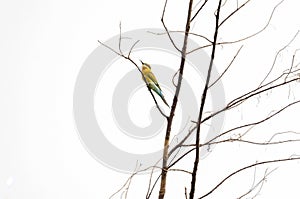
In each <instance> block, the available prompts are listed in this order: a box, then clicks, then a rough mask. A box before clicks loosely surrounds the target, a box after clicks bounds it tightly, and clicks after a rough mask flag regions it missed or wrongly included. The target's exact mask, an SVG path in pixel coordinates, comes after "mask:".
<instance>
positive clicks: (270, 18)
mask: <svg viewBox="0 0 300 199" xmlns="http://www.w3.org/2000/svg"><path fill="white" fill-rule="evenodd" d="M283 1H284V0H283ZM283 1H281V2H279V3H278V4H277V5H276V6H275V7H274V8H273V11H272V13H271V15H270V17H269V19H268V21H267V23H266V24H265V26H264V27H263V28H262V29H260V30H259V31H257V32H255V33H253V34H251V35H249V36H246V37H244V38H241V39H238V40H235V41H228V42H217V44H216V45H224V44H234V43H238V42H242V41H245V40H247V39H250V38H252V37H254V36H256V35H258V34H260V33H262V32H263V31H264V30H265V29H266V28H267V27H268V26H269V24H270V22H271V20H272V18H273V15H274V13H275V10H276V9H277V7H278V6H279V5H280V4H281V3H282V2H283ZM210 46H212V44H208V45H204V46H200V47H197V48H195V49H193V50H191V51H189V52H187V53H186V54H187V55H188V54H190V53H193V52H195V51H197V50H200V49H203V48H207V47H210Z"/></svg>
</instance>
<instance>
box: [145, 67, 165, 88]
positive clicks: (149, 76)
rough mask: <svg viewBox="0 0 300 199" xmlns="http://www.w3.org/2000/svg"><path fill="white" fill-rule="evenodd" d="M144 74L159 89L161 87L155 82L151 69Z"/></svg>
mask: <svg viewBox="0 0 300 199" xmlns="http://www.w3.org/2000/svg"><path fill="white" fill-rule="evenodd" d="M146 76H147V77H148V78H149V79H151V80H152V82H153V83H154V84H155V85H156V86H157V87H158V88H159V89H160V90H161V88H160V86H159V84H158V82H157V79H156V77H155V76H154V74H153V73H152V72H151V71H149V72H148V73H147V74H146Z"/></svg>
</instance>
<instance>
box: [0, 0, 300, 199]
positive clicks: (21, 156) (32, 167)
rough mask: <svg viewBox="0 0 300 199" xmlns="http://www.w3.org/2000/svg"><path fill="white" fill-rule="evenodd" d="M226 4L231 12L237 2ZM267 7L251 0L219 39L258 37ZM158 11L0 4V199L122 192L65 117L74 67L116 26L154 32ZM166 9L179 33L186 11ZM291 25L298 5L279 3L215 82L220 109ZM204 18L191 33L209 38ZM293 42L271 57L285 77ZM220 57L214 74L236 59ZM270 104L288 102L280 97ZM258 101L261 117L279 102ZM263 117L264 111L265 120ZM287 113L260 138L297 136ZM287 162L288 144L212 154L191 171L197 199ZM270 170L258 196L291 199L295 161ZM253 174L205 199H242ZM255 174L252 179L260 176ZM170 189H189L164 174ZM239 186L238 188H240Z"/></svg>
mask: <svg viewBox="0 0 300 199" xmlns="http://www.w3.org/2000/svg"><path fill="white" fill-rule="evenodd" d="M230 2H231V5H234V4H235V2H236V1H229V3H230ZM276 3H277V1H274V0H264V1H263V2H262V1H258V0H253V2H252V3H250V4H249V8H247V9H245V10H243V11H241V15H239V17H236V18H233V19H232V21H230V22H228V26H227V27H225V26H224V29H223V31H224V32H222V33H220V35H221V39H222V40H224V41H225V40H227V39H228V40H234V39H238V38H240V37H242V36H246V35H248V34H249V33H251V32H253V30H254V31H255V30H259V29H260V28H261V27H263V26H264V24H265V23H266V22H267V20H268V17H269V15H270V13H271V11H272V8H273V7H274V6H275V4H276ZM162 6H163V1H159V0H154V1H138V0H129V1H117V0H113V1H103V0H98V1H93V0H87V1H77V0H75V1H57V0H54V1H37V0H29V1H16V0H12V1H1V3H0V25H1V26H0V27H1V31H0V35H1V37H0V40H1V42H0V44H1V45H0V54H1V59H0V81H1V83H0V91H1V98H0V199H21V198H30V199H35V198H36V199H46V198H58V199H65V198H88V199H94V198H98V199H99V198H108V197H109V196H110V195H111V194H112V193H114V192H115V191H116V190H117V189H118V188H120V187H121V185H122V184H123V183H124V182H125V181H126V179H127V178H128V175H126V174H122V173H118V172H116V171H114V170H111V169H109V168H107V167H105V166H103V165H101V164H100V163H99V162H97V161H96V160H94V159H93V158H92V157H91V156H90V155H89V154H88V153H87V151H86V150H85V148H84V147H83V146H82V144H81V142H80V139H79V137H78V135H77V133H76V128H75V125H74V122H73V115H72V94H73V89H74V83H75V80H76V76H77V74H78V72H79V70H80V68H81V65H82V63H83V62H84V60H85V59H86V58H87V56H88V55H89V54H90V53H91V52H92V51H93V50H94V49H95V48H96V47H97V46H98V43H97V40H98V39H99V40H102V41H105V40H107V39H109V38H110V37H112V36H114V35H116V34H118V31H119V30H118V25H119V22H120V21H122V24H123V31H127V30H133V29H137V28H147V27H150V28H162V26H161V23H160V16H161V10H162ZM229 8H233V7H230V6H229V7H228V10H226V11H224V12H228V11H229ZM168 10H169V11H168V13H167V16H166V17H167V18H166V23H167V24H168V26H169V27H170V28H171V29H176V30H179V29H181V30H182V29H183V28H184V23H185V16H186V10H187V3H186V2H185V1H176V2H175V1H170V4H169V7H168ZM208 10H209V9H208ZM299 18H300V12H299V3H298V1H296V0H286V1H285V2H284V3H283V4H282V5H281V6H280V7H279V8H278V10H277V11H276V13H275V15H274V17H273V19H272V21H271V24H270V27H268V28H267V30H266V32H264V33H262V34H261V35H260V36H258V37H256V38H255V39H253V40H251V41H249V42H246V45H247V46H248V47H247V48H245V49H244V50H245V51H243V53H244V54H243V55H242V56H241V57H242V58H243V59H242V58H240V60H239V61H237V63H239V64H242V66H241V67H240V65H239V67H237V66H238V65H236V72H233V73H232V74H231V76H230V77H231V78H228V77H227V81H226V78H225V80H224V85H225V86H231V88H232V89H228V90H226V98H227V99H228V100H230V99H232V97H233V96H236V95H237V94H238V93H240V92H242V91H247V90H248V89H249V88H253V86H255V85H257V82H259V81H261V80H262V77H263V74H264V72H266V71H268V69H269V66H270V65H271V64H272V61H273V57H274V55H275V53H276V51H278V50H279V49H280V48H281V47H282V46H284V45H285V44H286V43H288V41H289V40H290V39H291V38H292V37H293V36H294V35H295V33H296V32H297V30H298V29H299V28H300V21H299ZM204 19H205V18H202V19H199V20H198V22H197V23H196V24H195V25H194V27H193V30H194V31H200V30H201V32H202V33H211V30H212V28H213V25H214V22H213V21H212V19H213V18H210V19H207V20H204ZM210 38H212V36H210ZM299 41H300V40H299V39H297V40H295V42H294V43H293V45H291V47H289V48H288V50H287V51H285V52H284V53H285V54H283V55H286V57H285V56H281V57H280V63H284V64H285V65H284V64H279V67H283V68H286V63H290V61H291V55H292V54H293V52H294V50H295V49H296V48H297V47H298V48H299V47H300V42H299ZM235 49H236V48H235ZM225 50H226V49H225V48H224V49H223V50H222V49H220V50H219V51H218V53H220V55H223V56H220V58H218V59H217V60H216V62H217V64H218V65H221V66H222V67H223V68H224V67H225V66H226V64H225V65H224V64H223V65H222V63H228V61H229V60H230V58H231V57H230V56H232V55H233V54H234V52H235V51H231V50H229V51H225ZM226 55H228V56H226ZM226 57H227V58H226ZM222 58H223V59H222ZM297 60H298V61H299V59H297ZM283 65H284V66H283ZM266 66H267V67H266ZM288 66H289V65H288ZM279 71H282V70H279ZM252 81H254V84H252ZM241 84H242V85H244V86H243V87H241V86H240V85H241ZM251 85H252V86H251ZM241 88H243V89H241ZM293 88H298V90H294V95H295V98H296V99H299V97H300V95H299V86H298V87H297V85H294V87H293ZM275 96H276V94H275ZM279 96H281V97H282V96H283V97H285V99H287V92H284V93H280V94H279ZM264 97H266V98H265V101H263V100H262V102H261V103H262V107H260V108H263V107H264V106H268V105H270V104H271V105H272V104H277V102H278V101H279V100H280V99H279V98H277V97H275V98H271V97H268V96H264ZM297 97H298V98H297ZM292 99H293V98H292ZM292 99H291V100H292ZM254 104H255V101H254ZM252 106H253V107H255V106H256V105H253V104H252ZM250 107H251V104H250ZM277 108H278V107H277ZM274 109H276V107H275V108H274ZM247 110H253V109H252V108H251V109H247V107H246V105H245V106H243V107H242V108H241V109H239V112H238V113H237V115H235V117H236V118H235V119H237V120H239V119H240V118H241V117H242V116H241V112H245V113H247ZM268 110H272V107H271V108H270V109H268ZM251 112H252V111H251ZM266 113H268V111H267V112H264V115H265V114H266ZM287 113H288V114H283V116H282V117H281V118H278V119H277V120H274V121H275V123H269V124H268V125H263V126H262V127H261V128H260V132H261V133H262V132H265V131H266V132H267V131H268V132H270V131H271V133H272V132H277V131H282V130H295V131H300V127H299V123H297V122H298V118H299V116H298V114H297V113H299V105H298V106H297V107H295V108H291V109H288V112H287ZM243 116H244V115H243ZM250 116H251V114H250ZM250 116H249V117H250ZM244 117H247V116H244ZM251 118H252V119H253V118H254V119H255V118H256V117H251ZM226 121H228V127H230V125H232V124H233V123H231V122H232V118H230V119H228V118H227V119H226ZM270 124H272V125H270ZM275 124H276V125H275ZM226 125H227V124H226ZM271 127H272V128H271ZM273 130H274V131H273ZM293 138H294V137H293ZM291 154H300V151H299V147H298V146H297V144H290V145H280V146H274V147H272V148H271V149H266V148H259V149H258V147H257V146H254V147H253V146H249V145H242V144H235V145H233V144H231V143H229V144H224V145H220V146H218V147H217V148H216V149H215V153H214V154H213V155H211V156H209V157H208V158H206V159H204V160H203V161H201V162H200V168H199V169H200V173H199V175H201V177H200V178H199V184H198V186H199V187H201V188H200V189H204V190H201V191H199V193H200V192H201V193H205V190H206V191H208V190H209V189H210V188H211V187H212V186H213V185H214V184H215V183H216V182H218V181H219V180H221V179H222V178H223V177H225V176H226V175H227V174H229V173H230V172H232V171H233V170H235V169H237V168H239V167H241V166H245V165H246V164H247V163H248V164H249V163H253V162H255V161H256V160H264V159H272V158H276V157H288V156H289V155H291ZM241 160H243V161H241ZM189 163H190V162H188V163H187V164H189ZM189 165H191V164H189ZM276 166H280V167H279V169H278V170H277V171H275V172H274V173H273V174H272V175H271V176H270V178H269V179H268V182H267V184H265V186H264V188H263V190H262V191H261V195H260V196H259V197H260V198H298V197H299V179H300V170H299V168H300V163H299V161H296V162H294V163H284V164H280V165H276ZM189 168H190V167H189ZM272 168H274V167H272ZM272 168H271V169H272ZM253 172H254V171H253V170H251V171H249V172H248V174H249V175H248V176H243V177H244V178H236V179H235V180H232V181H229V182H228V183H227V184H226V185H224V187H223V188H221V189H220V190H219V191H218V192H217V193H216V194H215V195H213V196H212V198H234V197H236V196H238V195H240V194H242V193H244V192H245V191H246V190H247V188H249V187H250V186H251V183H252V178H251V176H253ZM263 172H264V170H260V174H262V173H263ZM249 177H250V178H249ZM203 179H205V181H204V180H203ZM147 180H148V178H145V177H143V176H138V177H137V178H135V180H134V181H133V182H132V187H131V191H130V193H129V196H130V197H129V198H140V197H143V198H144V194H145V191H146V187H147ZM169 182H170V184H169V186H168V187H167V192H168V195H167V198H183V191H184V189H183V187H184V186H187V187H189V185H190V184H189V183H190V176H187V175H186V174H178V175H170V177H169ZM179 182H180V183H179ZM243 183H244V184H245V186H242V185H241V184H243ZM241 187H243V189H242V188H241ZM173 192H174V195H172V193H173ZM235 193H236V194H235ZM154 194H157V192H156V193H154ZM199 195H200V194H199ZM199 195H198V196H199ZM118 197H119V196H118ZM118 197H116V198H118ZM154 198H155V197H154Z"/></svg>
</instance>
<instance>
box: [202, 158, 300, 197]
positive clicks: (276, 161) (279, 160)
mask: <svg viewBox="0 0 300 199" xmlns="http://www.w3.org/2000/svg"><path fill="white" fill-rule="evenodd" d="M293 160H300V157H295V158H284V159H276V160H268V161H263V162H256V163H254V164H251V165H248V166H246V167H243V168H241V169H238V170H236V171H235V172H233V173H231V174H229V175H228V176H227V177H225V178H224V179H223V180H222V181H220V183H218V184H217V185H216V186H215V187H214V188H212V189H211V190H210V191H209V192H207V193H206V194H204V195H203V196H201V197H200V198H199V199H202V198H205V197H207V196H208V195H210V194H211V193H213V192H214V191H215V190H216V189H217V188H218V187H219V186H221V185H222V184H223V183H224V182H226V181H227V180H228V179H229V178H231V177H232V176H235V175H236V174H238V173H240V172H242V171H244V170H247V169H250V168H252V167H255V166H258V165H263V164H270V163H278V162H286V161H293Z"/></svg>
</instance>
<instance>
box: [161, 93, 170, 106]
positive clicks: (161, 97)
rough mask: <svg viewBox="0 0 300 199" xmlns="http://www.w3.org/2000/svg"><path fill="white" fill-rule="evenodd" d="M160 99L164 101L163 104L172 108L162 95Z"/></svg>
mask: <svg viewBox="0 0 300 199" xmlns="http://www.w3.org/2000/svg"><path fill="white" fill-rule="evenodd" d="M160 97H161V99H162V100H163V102H164V103H165V104H166V105H167V106H168V107H169V108H170V106H169V104H168V102H167V101H166V99H165V98H164V96H163V95H162V96H160Z"/></svg>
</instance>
